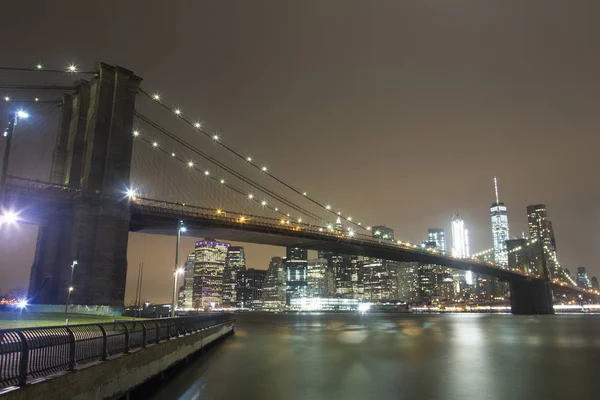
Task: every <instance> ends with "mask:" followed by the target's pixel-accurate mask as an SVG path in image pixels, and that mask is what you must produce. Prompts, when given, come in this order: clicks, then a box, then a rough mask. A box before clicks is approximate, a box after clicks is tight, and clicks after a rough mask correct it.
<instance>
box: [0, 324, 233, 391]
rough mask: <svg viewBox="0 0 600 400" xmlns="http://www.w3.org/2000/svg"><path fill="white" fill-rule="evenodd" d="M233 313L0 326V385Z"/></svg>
mask: <svg viewBox="0 0 600 400" xmlns="http://www.w3.org/2000/svg"><path fill="white" fill-rule="evenodd" d="M234 319H235V317H234V316H233V314H210V315H199V316H192V317H180V318H162V319H150V320H137V321H117V320H115V321H114V322H105V323H100V324H85V325H71V326H49V327H43V328H20V329H0V389H2V388H5V387H8V386H15V385H24V384H26V383H27V382H28V381H29V380H31V379H36V378H40V377H43V376H47V375H50V374H53V373H57V372H60V371H69V370H73V369H75V367H76V366H79V365H84V364H89V363H92V362H96V361H105V360H107V359H108V357H110V356H114V355H116V354H123V353H127V352H129V351H130V350H133V349H138V348H144V347H146V346H148V345H149V344H154V343H160V342H161V341H163V340H168V339H171V338H176V337H178V336H182V335H185V334H190V333H195V332H198V331H201V330H203V329H208V328H211V327H215V326H219V325H221V324H223V323H226V322H229V321H233V320H234Z"/></svg>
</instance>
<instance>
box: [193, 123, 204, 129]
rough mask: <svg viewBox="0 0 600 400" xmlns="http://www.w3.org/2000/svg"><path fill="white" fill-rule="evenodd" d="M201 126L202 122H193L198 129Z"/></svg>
mask: <svg viewBox="0 0 600 400" xmlns="http://www.w3.org/2000/svg"><path fill="white" fill-rule="evenodd" d="M201 127H202V124H201V123H200V122H194V128H196V129H200V128H201Z"/></svg>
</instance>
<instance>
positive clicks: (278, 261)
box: [262, 257, 285, 309]
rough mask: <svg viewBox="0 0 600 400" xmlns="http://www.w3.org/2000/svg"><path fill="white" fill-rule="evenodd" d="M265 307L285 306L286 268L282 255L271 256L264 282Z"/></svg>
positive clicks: (263, 297)
mask: <svg viewBox="0 0 600 400" xmlns="http://www.w3.org/2000/svg"><path fill="white" fill-rule="evenodd" d="M262 301H263V307H264V308H267V309H278V308H282V307H284V306H285V268H284V266H283V259H282V258H281V257H273V258H271V262H270V263H269V269H268V270H267V275H266V277H265V282H264V283H263V291H262Z"/></svg>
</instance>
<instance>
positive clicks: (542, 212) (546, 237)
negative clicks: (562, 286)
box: [527, 204, 561, 278]
mask: <svg viewBox="0 0 600 400" xmlns="http://www.w3.org/2000/svg"><path fill="white" fill-rule="evenodd" d="M527 221H528V223H529V236H531V237H532V238H536V239H540V240H541V242H542V245H543V246H544V256H545V258H546V266H547V268H548V271H549V272H550V274H551V275H552V277H556V278H560V277H561V272H560V266H559V264H558V260H557V257H556V240H555V239H554V229H553V228H552V222H550V221H549V220H548V212H547V210H546V205H545V204H533V205H530V206H527Z"/></svg>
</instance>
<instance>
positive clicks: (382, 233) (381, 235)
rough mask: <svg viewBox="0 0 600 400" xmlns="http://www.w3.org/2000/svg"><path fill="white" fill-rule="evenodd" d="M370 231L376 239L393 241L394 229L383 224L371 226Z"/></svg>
mask: <svg viewBox="0 0 600 400" xmlns="http://www.w3.org/2000/svg"><path fill="white" fill-rule="evenodd" d="M371 232H373V237H375V238H377V239H382V240H389V241H390V242H393V241H394V230H393V229H392V228H388V227H387V226H385V225H377V226H373V227H372V228H371Z"/></svg>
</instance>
